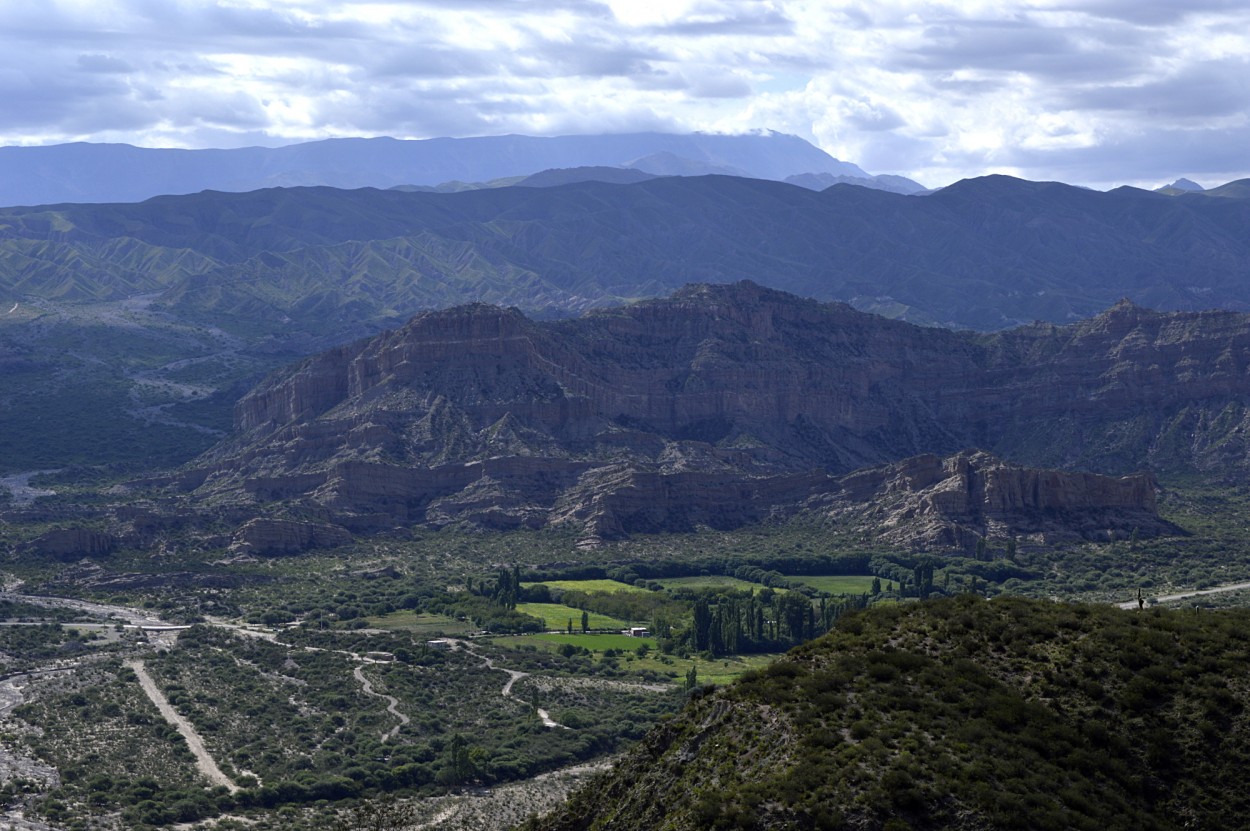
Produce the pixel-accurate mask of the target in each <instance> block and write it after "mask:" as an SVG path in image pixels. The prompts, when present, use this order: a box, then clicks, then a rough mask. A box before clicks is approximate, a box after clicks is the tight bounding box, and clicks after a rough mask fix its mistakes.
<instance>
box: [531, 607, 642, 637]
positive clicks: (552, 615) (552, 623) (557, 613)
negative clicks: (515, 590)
mask: <svg viewBox="0 0 1250 831" xmlns="http://www.w3.org/2000/svg"><path fill="white" fill-rule="evenodd" d="M516 610H517V611H518V612H520V613H521V614H523V615H529V616H530V617H536V618H539V619H541V620H545V621H547V628H548V629H564V628H565V627H567V626H568V623H569V621H570V620H572V621H573V629H574V631H577V632H580V631H581V628H582V610H581V609H574V608H573V607H572V606H565V605H564V604H563V603H518V604H517V606H516ZM588 625H589V626H590V628H591V629H628V628H629V623H628V622H626V621H623V620H617V619H616V618H614V617H608V616H607V615H601V614H598V613H597V612H590V621H589V623H588Z"/></svg>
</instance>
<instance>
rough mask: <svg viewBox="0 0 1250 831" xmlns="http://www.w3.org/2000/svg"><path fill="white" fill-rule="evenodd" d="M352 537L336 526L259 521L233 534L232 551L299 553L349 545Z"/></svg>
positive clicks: (247, 523) (258, 519)
mask: <svg viewBox="0 0 1250 831" xmlns="http://www.w3.org/2000/svg"><path fill="white" fill-rule="evenodd" d="M351 541H352V535H351V534H350V533H348V532H347V530H346V529H344V528H340V527H339V526H337V525H328V524H319V523H311V522H294V521H292V520H286V519H262V518H257V519H253V520H249V521H248V522H246V523H244V524H243V525H242V526H240V528H239V529H238V530H237V531H236V532H235V534H234V540H233V542H232V543H231V545H230V550H231V551H232V552H236V553H243V554H278V555H280V554H298V553H300V552H302V551H308V550H310V549H313V548H337V547H338V546H340V545H348V544H350V543H351Z"/></svg>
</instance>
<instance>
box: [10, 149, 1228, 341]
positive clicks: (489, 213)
mask: <svg viewBox="0 0 1250 831" xmlns="http://www.w3.org/2000/svg"><path fill="white" fill-rule="evenodd" d="M589 175H591V176H592V177H593V176H594V175H596V174H594V173H593V170H592V173H591V174H589ZM611 175H612V176H616V175H618V174H616V173H613V174H611ZM624 175H630V176H641V175H645V174H639V173H631V174H624ZM542 176H545V177H547V178H546V182H547V183H548V184H553V185H557V186H554V187H503V188H489V189H481V190H472V191H464V192H460V193H422V192H406V191H400V190H390V191H376V190H371V189H363V190H353V191H344V190H336V189H332V188H284V189H269V190H262V191H254V192H250V193H241V194H233V193H216V192H209V193H201V194H195V195H190V196H173V197H158V198H155V199H151V200H148V201H146V202H142V203H137V204H122V205H65V206H52V207H45V208H9V209H3V210H0V252H2V253H3V260H0V303H9V304H12V303H13V302H18V301H23V300H25V299H27V298H45V299H56V300H59V301H85V300H93V301H99V300H105V301H111V300H119V299H122V298H125V297H129V296H132V295H136V294H153V293H155V295H156V296H155V300H154V302H155V303H156V305H157V307H159V308H161V309H163V310H165V311H167V312H169V313H172V314H175V315H177V316H178V317H180V318H182V319H187V320H195V321H198V322H200V323H211V324H213V325H217V326H222V327H224V328H227V329H229V330H232V331H238V332H241V333H245V334H248V335H253V334H264V335H272V336H275V337H287V336H289V335H291V334H292V333H305V334H308V335H312V336H316V337H319V338H322V339H323V340H322V342H323V343H324V344H325V345H329V343H333V342H336V340H343V339H348V338H351V337H356V336H359V335H361V334H366V333H368V332H370V331H378V330H379V329H381V328H383V327H385V326H393V325H398V324H399V323H401V322H402V321H403V320H404V319H406V318H407V317H408V316H409V315H411V314H412V313H414V312H416V311H419V310H421V309H429V308H440V307H446V306H450V305H455V304H457V303H464V302H468V301H473V300H481V301H486V302H490V303H497V304H501V305H515V306H518V307H521V308H523V309H526V310H527V311H530V312H537V313H540V314H548V315H549V314H553V313H554V314H570V313H577V312H580V311H582V310H584V309H586V308H590V307H593V306H601V305H611V304H615V303H619V302H622V301H628V300H631V299H635V298H640V297H648V296H657V295H662V294H665V293H667V292H670V291H672V290H674V289H676V288H677V287H679V286H681V285H683V284H685V283H687V282H691V281H702V282H730V281H734V280H740V279H752V280H757V281H759V282H760V283H762V284H765V285H769V286H772V287H775V288H780V289H784V290H786V291H790V292H793V293H795V294H800V295H804V296H809V297H814V298H817V299H822V300H843V301H847V302H850V303H852V304H853V305H855V306H857V307H858V308H861V309H866V310H871V311H876V312H880V313H882V314H885V315H887V316H890V317H898V318H903V319H907V320H912V321H914V322H919V323H926V324H937V325H944V326H952V327H960V328H975V329H997V328H1003V327H1006V326H1010V325H1014V324H1018V323H1022V322H1028V321H1031V320H1049V321H1053V322H1064V321H1069V320H1075V319H1079V318H1082V317H1086V316H1088V315H1090V314H1095V313H1097V312H1098V311H1100V310H1101V309H1105V308H1106V307H1108V306H1110V305H1111V304H1113V303H1114V302H1116V301H1117V300H1118V299H1120V298H1121V297H1128V298H1130V299H1132V300H1134V301H1135V302H1138V303H1140V304H1142V305H1145V306H1150V307H1152V308H1159V309H1165V310H1167V309H1202V308H1231V309H1250V281H1247V280H1245V279H1244V275H1245V274H1247V273H1248V272H1250V234H1247V233H1246V229H1247V228H1250V200H1248V199H1245V198H1238V197H1236V196H1235V193H1237V192H1239V191H1238V189H1239V188H1240V189H1243V190H1244V186H1245V184H1246V183H1231V184H1229V185H1226V186H1224V188H1223V189H1220V190H1224V191H1227V192H1228V193H1229V194H1230V198H1212V197H1211V196H1209V195H1203V194H1191V195H1186V196H1181V197H1170V196H1166V195H1162V194H1157V193H1150V192H1147V191H1142V190H1135V189H1132V188H1120V189H1117V190H1114V191H1111V192H1108V193H1100V192H1096V191H1089V190H1085V189H1081V188H1074V187H1070V186H1067V185H1062V184H1057V183H1038V182H1027V181H1022V180H1018V179H1011V178H1009V177H1004V176H990V177H986V178H983V179H971V180H967V181H964V182H960V183H957V184H955V185H951V186H950V187H947V188H943V189H942V190H940V191H938V192H936V193H934V194H932V195H930V196H926V197H923V198H917V197H907V196H900V195H896V194H891V193H886V192H883V191H879V190H868V189H865V188H862V187H854V186H849V185H835V186H834V187H832V188H829V189H827V190H824V191H820V192H813V191H810V190H808V189H805V188H800V187H795V186H792V185H786V184H783V183H780V182H770V181H762V180H757V179H744V178H738V177H728V176H703V177H695V178H681V177H666V178H655V179H646V180H644V181H638V182H635V183H633V184H607V183H601V182H596V181H578V180H579V179H584V178H586V174H581V175H578V174H577V173H576V172H572V173H569V172H565V173H560V172H549V173H546V174H542ZM562 177H565V178H567V179H571V180H572V181H570V182H569V183H568V184H564V185H559V184H558V183H559V182H560V181H562ZM536 178H541V177H536ZM1211 193H1214V191H1207V192H1206V194H1211Z"/></svg>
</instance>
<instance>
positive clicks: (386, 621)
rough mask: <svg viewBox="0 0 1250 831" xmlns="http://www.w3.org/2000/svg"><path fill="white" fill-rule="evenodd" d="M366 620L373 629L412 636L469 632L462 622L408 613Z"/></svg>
mask: <svg viewBox="0 0 1250 831" xmlns="http://www.w3.org/2000/svg"><path fill="white" fill-rule="evenodd" d="M367 620H368V622H369V625H370V626H372V627H373V628H375V629H393V630H395V631H397V632H411V633H412V634H414V635H461V634H464V633H465V632H468V631H469V624H468V623H466V622H465V621H463V620H456V619H455V618H451V617H446V616H444V615H432V614H424V613H418V612H409V611H400V612H391V613H390V614H389V615H379V616H377V617H371V618H367Z"/></svg>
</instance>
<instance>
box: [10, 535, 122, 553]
mask: <svg viewBox="0 0 1250 831" xmlns="http://www.w3.org/2000/svg"><path fill="white" fill-rule="evenodd" d="M116 547H117V538H116V537H114V536H112V535H111V534H106V533H104V532H102V531H96V530H94V529H91V528H54V529H53V530H51V531H47V532H46V533H43V534H41V535H39V536H38V537H36V538H35V539H33V540H31V541H29V542H27V543H25V544H24V545H23V546H22V551H23V553H26V554H34V555H37V556H43V557H52V558H54V559H57V560H77V559H79V558H82V557H101V556H104V555H106V554H109V553H111V552H112V551H113V549H114V548H116Z"/></svg>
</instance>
